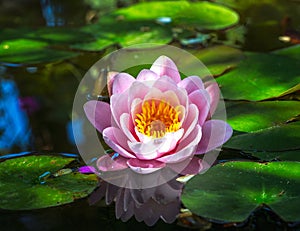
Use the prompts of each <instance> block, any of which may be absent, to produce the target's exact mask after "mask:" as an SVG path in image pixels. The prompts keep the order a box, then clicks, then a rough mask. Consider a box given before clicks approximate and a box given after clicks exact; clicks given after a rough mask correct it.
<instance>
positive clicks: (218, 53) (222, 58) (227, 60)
mask: <svg viewBox="0 0 300 231" xmlns="http://www.w3.org/2000/svg"><path fill="white" fill-rule="evenodd" d="M188 51H189V52H190V53H191V54H193V55H195V56H196V57H197V58H198V59H199V60H201V61H202V62H203V63H204V64H205V66H206V67H207V68H208V69H209V71H210V72H211V73H212V74H213V75H214V76H219V75H221V74H223V73H224V72H225V71H228V70H230V69H232V68H235V67H236V66H237V64H238V63H239V62H240V61H241V60H242V59H243V58H244V57H245V56H244V54H243V52H242V51H241V50H239V49H235V48H232V47H229V46H223V45H220V46H213V47H209V48H205V49H201V50H188ZM183 61H184V60H183Z"/></svg>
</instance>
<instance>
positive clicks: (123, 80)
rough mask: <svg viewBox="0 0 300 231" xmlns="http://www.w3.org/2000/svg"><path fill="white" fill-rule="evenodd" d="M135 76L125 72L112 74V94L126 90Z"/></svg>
mask: <svg viewBox="0 0 300 231" xmlns="http://www.w3.org/2000/svg"><path fill="white" fill-rule="evenodd" d="M135 81H136V80H135V78H133V77H132V76H131V75H129V74H127V73H119V74H117V75H116V76H114V79H113V84H112V94H120V93H123V92H124V91H126V90H127V89H128V88H129V87H130V86H131V84H132V83H133V82H135Z"/></svg>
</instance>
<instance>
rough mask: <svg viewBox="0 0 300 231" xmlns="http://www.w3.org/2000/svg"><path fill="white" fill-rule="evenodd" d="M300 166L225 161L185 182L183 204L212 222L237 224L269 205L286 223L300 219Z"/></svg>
mask: <svg viewBox="0 0 300 231" xmlns="http://www.w3.org/2000/svg"><path fill="white" fill-rule="evenodd" d="M299 183H300V163H298V162H271V163H256V162H240V161H237V162H227V163H225V164H218V165H216V166H214V167H212V168H210V169H209V170H208V171H207V172H206V173H204V174H201V175H197V176H195V177H193V178H192V179H191V180H190V181H188V182H187V184H186V186H185V189H184V191H183V194H182V197H181V199H182V201H183V203H184V205H185V206H186V207H187V208H188V209H190V210H191V211H192V212H193V213H195V214H197V215H200V216H203V217H207V218H210V219H215V220H222V221H230V222H240V221H244V220H245V219H247V217H248V216H249V215H250V214H251V212H253V211H254V210H255V209H256V208H257V207H258V206H260V205H262V204H266V205H268V206H269V207H270V208H271V209H272V210H273V211H274V212H275V213H277V214H278V215H279V216H280V217H282V218H283V219H284V220H286V221H297V220H299V219H300V213H299V208H300V187H299Z"/></svg>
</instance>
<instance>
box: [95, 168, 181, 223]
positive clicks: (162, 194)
mask: <svg viewBox="0 0 300 231" xmlns="http://www.w3.org/2000/svg"><path fill="white" fill-rule="evenodd" d="M118 176H119V177H124V175H123V174H120V173H119V172H115V177H118ZM144 177H145V176H143V175H140V179H139V178H138V177H130V176H127V177H126V178H127V180H128V181H127V183H128V184H136V183H137V182H130V181H136V180H141V181H142V180H143V178H144ZM99 184H100V186H99V188H98V189H97V190H96V191H95V192H94V193H93V194H92V195H91V196H90V203H91V204H94V203H96V202H97V201H99V200H100V199H102V198H104V197H105V202H106V204H111V203H112V202H115V214H116V217H117V219H121V220H122V221H123V222H125V221H128V220H129V219H130V218H131V217H133V216H134V217H135V219H136V220H137V221H139V222H141V221H144V222H145V223H146V224H147V225H149V226H152V225H154V224H155V223H156V222H157V221H158V220H159V219H162V220H163V221H164V222H166V223H173V222H174V221H175V220H176V217H177V215H178V214H179V212H180V207H181V202H180V194H181V190H182V187H183V184H182V183H180V182H178V181H176V179H173V180H171V181H168V182H167V183H165V184H162V185H159V186H156V187H153V188H142V189H132V188H124V187H119V186H116V185H113V184H110V183H107V182H105V181H102V180H100V181H99Z"/></svg>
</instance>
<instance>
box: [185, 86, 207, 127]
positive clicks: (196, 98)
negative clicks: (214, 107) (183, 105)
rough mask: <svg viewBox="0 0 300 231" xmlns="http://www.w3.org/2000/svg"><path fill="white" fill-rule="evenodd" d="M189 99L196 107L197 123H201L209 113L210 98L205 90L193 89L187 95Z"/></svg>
mask: <svg viewBox="0 0 300 231" xmlns="http://www.w3.org/2000/svg"><path fill="white" fill-rule="evenodd" d="M189 99H190V101H191V102H192V103H193V104H195V105H196V106H197V107H198V110H199V116H198V123H199V124H200V125H202V124H203V123H204V122H205V120H206V118H207V115H208V113H209V106H210V98H209V95H208V93H207V91H206V90H199V91H194V92H192V93H191V94H190V95H189Z"/></svg>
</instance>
